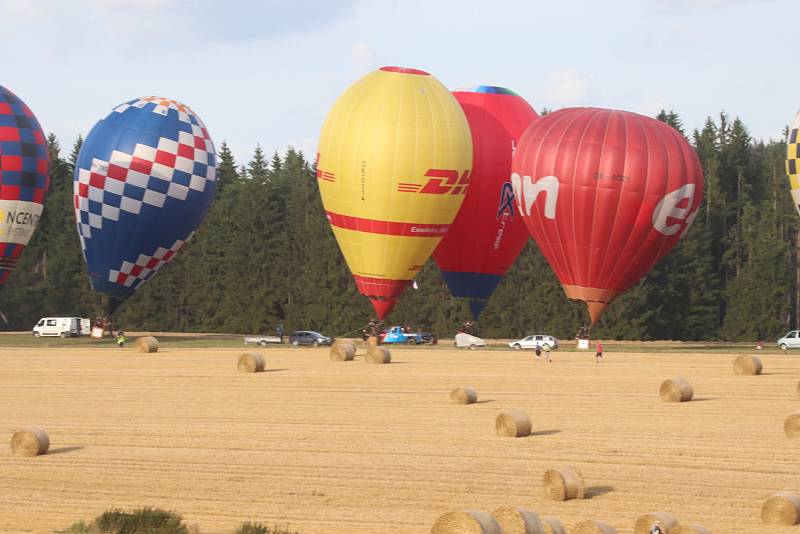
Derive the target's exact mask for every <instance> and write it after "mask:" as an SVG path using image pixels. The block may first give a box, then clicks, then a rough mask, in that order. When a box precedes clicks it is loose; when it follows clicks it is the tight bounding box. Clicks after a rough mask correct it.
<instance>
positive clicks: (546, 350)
mask: <svg viewBox="0 0 800 534" xmlns="http://www.w3.org/2000/svg"><path fill="white" fill-rule="evenodd" d="M542 348H543V349H544V359H545V360H547V363H553V360H551V359H550V344H549V343H545V344H544V345H542Z"/></svg>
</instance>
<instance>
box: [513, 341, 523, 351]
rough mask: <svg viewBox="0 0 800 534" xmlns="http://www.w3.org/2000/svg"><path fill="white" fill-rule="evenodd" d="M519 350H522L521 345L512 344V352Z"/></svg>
mask: <svg viewBox="0 0 800 534" xmlns="http://www.w3.org/2000/svg"><path fill="white" fill-rule="evenodd" d="M521 348H522V345H520V344H519V343H514V350H519V349H521Z"/></svg>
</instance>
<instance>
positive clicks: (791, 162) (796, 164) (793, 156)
mask: <svg viewBox="0 0 800 534" xmlns="http://www.w3.org/2000/svg"><path fill="white" fill-rule="evenodd" d="M799 131H800V112H798V113H797V115H795V116H794V120H793V121H792V125H791V126H789V137H788V138H787V139H786V174H788V175H789V187H791V188H792V199H793V200H794V207H795V208H796V209H797V213H798V214H800V133H798V132H799Z"/></svg>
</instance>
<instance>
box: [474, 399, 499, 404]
mask: <svg viewBox="0 0 800 534" xmlns="http://www.w3.org/2000/svg"><path fill="white" fill-rule="evenodd" d="M489 402H494V399H483V400H479V401H475V404H486V403H489Z"/></svg>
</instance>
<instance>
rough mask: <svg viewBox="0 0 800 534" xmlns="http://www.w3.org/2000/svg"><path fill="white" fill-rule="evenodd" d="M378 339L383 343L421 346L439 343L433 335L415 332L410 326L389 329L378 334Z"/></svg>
mask: <svg viewBox="0 0 800 534" xmlns="http://www.w3.org/2000/svg"><path fill="white" fill-rule="evenodd" d="M378 338H379V339H380V342H381V343H386V344H392V343H394V344H405V345H421V344H423V343H431V344H433V345H435V344H436V343H437V342H438V341H439V340H438V339H436V336H434V335H433V334H431V333H428V332H420V331H416V332H413V331H412V330H411V327H408V326H393V327H391V328H387V329H386V330H384V331H383V332H381V333H380V334H378Z"/></svg>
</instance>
